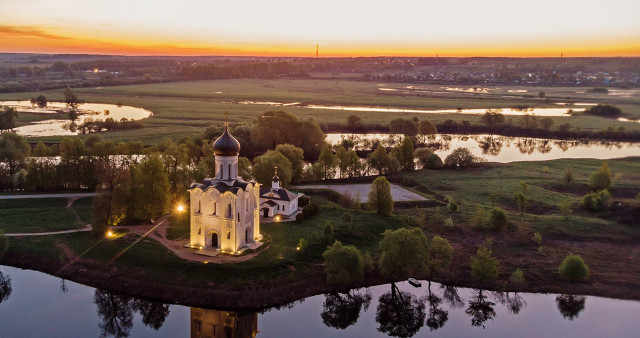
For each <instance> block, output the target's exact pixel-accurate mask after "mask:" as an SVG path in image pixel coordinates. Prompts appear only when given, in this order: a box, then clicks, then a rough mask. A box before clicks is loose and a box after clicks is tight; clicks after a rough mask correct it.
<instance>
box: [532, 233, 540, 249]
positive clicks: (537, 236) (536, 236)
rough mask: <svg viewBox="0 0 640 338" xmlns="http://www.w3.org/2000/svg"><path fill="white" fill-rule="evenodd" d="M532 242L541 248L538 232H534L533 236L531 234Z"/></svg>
mask: <svg viewBox="0 0 640 338" xmlns="http://www.w3.org/2000/svg"><path fill="white" fill-rule="evenodd" d="M533 241H534V242H535V243H536V245H537V246H541V245H542V235H541V234H540V233H539V232H536V233H535V234H533Z"/></svg>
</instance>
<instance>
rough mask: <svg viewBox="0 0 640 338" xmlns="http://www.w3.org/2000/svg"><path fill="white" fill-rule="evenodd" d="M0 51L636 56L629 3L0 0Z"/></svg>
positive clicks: (633, 4)
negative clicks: (317, 48)
mask: <svg viewBox="0 0 640 338" xmlns="http://www.w3.org/2000/svg"><path fill="white" fill-rule="evenodd" d="M0 13H2V20H0V52H34V53H100V54H126V55H258V56H274V55H279V56H313V55H315V49H316V43H318V44H319V45H320V56H376V55H394V56H433V55H435V54H439V55H441V56H559V55H560V53H564V55H565V56H640V17H639V14H638V13H640V1H638V0H608V1H601V0H599V1H593V0H581V1H573V0H570V1H568V0H538V1H526V2H523V1H513V0H510V1H509V0H485V1H469V2H466V1H455V0H440V1H427V0H421V1H420V0H418V1H402V0H395V1H389V0H386V1H375V0H370V1H349V0H339V1H338V0H324V1H313V2H304V1H300V0H297V1H293V0H272V1H248V0H236V1H225V2H222V1H216V0H206V1H196V0H182V1H164V0H153V1H149V0H135V1H133V0H108V1H105V0H101V1H94V0H19V1H17V0H16V1H11V0H0Z"/></svg>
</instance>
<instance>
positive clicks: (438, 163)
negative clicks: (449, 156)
mask: <svg viewBox="0 0 640 338" xmlns="http://www.w3.org/2000/svg"><path fill="white" fill-rule="evenodd" d="M424 167H425V168H427V169H440V168H442V167H443V163H442V159H441V158H440V156H438V154H436V153H433V154H430V155H429V156H427V158H426V159H425V162H424Z"/></svg>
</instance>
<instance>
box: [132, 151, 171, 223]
mask: <svg viewBox="0 0 640 338" xmlns="http://www.w3.org/2000/svg"><path fill="white" fill-rule="evenodd" d="M134 171H135V173H134V178H133V180H132V181H133V184H132V188H133V192H132V193H133V197H132V199H133V201H132V203H130V207H131V208H130V210H132V213H131V215H132V216H133V218H135V219H137V220H141V221H148V220H151V219H153V218H155V217H157V216H160V215H162V214H164V213H165V212H167V210H169V204H170V196H171V194H170V192H171V190H170V188H171V186H170V185H169V178H168V176H167V171H166V169H165V167H164V164H163V163H162V160H161V159H160V156H158V155H156V154H153V155H150V156H149V157H146V158H145V159H144V160H142V162H140V164H139V165H137V166H136V167H135V169H134Z"/></svg>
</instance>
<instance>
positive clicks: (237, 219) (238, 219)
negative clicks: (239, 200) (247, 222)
mask: <svg viewBox="0 0 640 338" xmlns="http://www.w3.org/2000/svg"><path fill="white" fill-rule="evenodd" d="M236 217H237V218H236V222H240V213H238V216H236Z"/></svg>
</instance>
